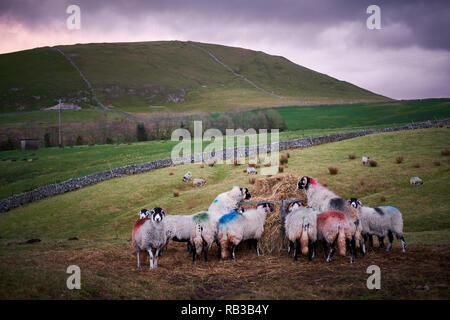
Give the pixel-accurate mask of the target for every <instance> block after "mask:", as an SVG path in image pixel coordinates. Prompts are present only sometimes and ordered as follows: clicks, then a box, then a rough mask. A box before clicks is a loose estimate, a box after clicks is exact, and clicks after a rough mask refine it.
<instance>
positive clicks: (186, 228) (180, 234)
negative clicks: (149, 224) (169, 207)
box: [165, 211, 204, 252]
mask: <svg viewBox="0 0 450 320" xmlns="http://www.w3.org/2000/svg"><path fill="white" fill-rule="evenodd" d="M203 212H204V211H202V212H198V213H194V214H186V215H185V214H179V215H167V216H166V220H165V225H166V238H167V242H166V245H165V248H167V246H168V244H169V241H170V240H172V241H176V242H187V249H188V251H189V252H190V251H191V243H190V238H191V231H192V229H193V228H194V220H193V217H194V216H195V215H197V214H199V213H203Z"/></svg>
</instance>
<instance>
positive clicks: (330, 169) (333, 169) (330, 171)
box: [328, 167, 339, 175]
mask: <svg viewBox="0 0 450 320" xmlns="http://www.w3.org/2000/svg"><path fill="white" fill-rule="evenodd" d="M338 171H339V169H338V168H337V167H328V172H329V173H330V174H331V175H335V174H337V173H338Z"/></svg>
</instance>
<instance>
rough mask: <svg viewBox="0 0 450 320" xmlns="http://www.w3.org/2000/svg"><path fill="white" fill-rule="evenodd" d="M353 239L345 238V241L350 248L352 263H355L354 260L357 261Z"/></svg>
mask: <svg viewBox="0 0 450 320" xmlns="http://www.w3.org/2000/svg"><path fill="white" fill-rule="evenodd" d="M351 241H352V240H348V239H345V242H346V243H347V246H348V247H349V249H350V263H353V262H355V255H354V250H353V246H352V244H351Z"/></svg>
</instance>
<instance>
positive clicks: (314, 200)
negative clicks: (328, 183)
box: [297, 176, 365, 257]
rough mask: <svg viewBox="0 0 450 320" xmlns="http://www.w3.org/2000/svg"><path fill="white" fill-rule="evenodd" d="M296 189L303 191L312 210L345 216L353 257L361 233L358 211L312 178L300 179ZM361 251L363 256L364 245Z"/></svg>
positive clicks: (358, 244) (358, 245)
mask: <svg viewBox="0 0 450 320" xmlns="http://www.w3.org/2000/svg"><path fill="white" fill-rule="evenodd" d="M297 188H298V189H299V190H304V191H305V193H306V197H307V198H308V206H311V207H312V208H313V209H315V210H317V211H319V212H324V211H339V212H343V213H344V214H345V216H346V218H347V220H348V224H349V227H350V231H351V234H352V241H351V243H350V247H349V249H350V255H351V256H352V257H354V256H355V255H356V248H359V247H360V238H361V232H362V227H361V223H360V222H359V219H358V211H357V210H355V209H354V208H352V206H351V205H350V204H349V203H348V202H347V201H346V200H345V199H343V198H341V197H338V196H337V195H336V194H334V193H333V192H332V191H331V190H329V189H327V188H325V187H324V186H322V185H321V184H320V183H318V182H317V181H316V180H315V179H313V178H310V177H307V176H304V177H302V178H301V179H300V180H299V181H298V183H297ZM361 250H362V254H364V253H365V246H364V243H363V246H362V247H361Z"/></svg>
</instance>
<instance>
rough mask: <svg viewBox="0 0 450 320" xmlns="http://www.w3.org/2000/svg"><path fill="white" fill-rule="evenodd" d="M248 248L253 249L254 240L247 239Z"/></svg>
mask: <svg viewBox="0 0 450 320" xmlns="http://www.w3.org/2000/svg"><path fill="white" fill-rule="evenodd" d="M247 245H248V250H252V240H247Z"/></svg>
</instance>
